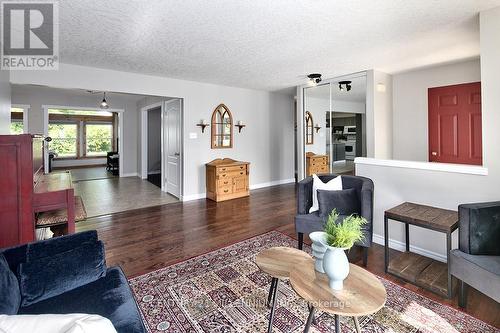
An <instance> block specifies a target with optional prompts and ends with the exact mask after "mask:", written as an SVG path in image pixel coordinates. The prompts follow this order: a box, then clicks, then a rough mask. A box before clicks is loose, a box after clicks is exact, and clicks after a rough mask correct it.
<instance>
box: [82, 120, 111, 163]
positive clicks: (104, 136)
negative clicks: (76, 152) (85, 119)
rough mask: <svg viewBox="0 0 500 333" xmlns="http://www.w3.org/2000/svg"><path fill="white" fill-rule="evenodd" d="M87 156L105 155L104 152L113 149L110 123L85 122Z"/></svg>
mask: <svg viewBox="0 0 500 333" xmlns="http://www.w3.org/2000/svg"><path fill="white" fill-rule="evenodd" d="M85 133H86V139H87V145H86V152H85V153H86V155H87V156H106V152H108V151H111V150H113V149H112V147H113V125H112V124H86V125H85Z"/></svg>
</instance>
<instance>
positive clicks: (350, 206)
mask: <svg viewBox="0 0 500 333" xmlns="http://www.w3.org/2000/svg"><path fill="white" fill-rule="evenodd" d="M318 203H319V215H320V216H321V217H328V216H329V215H330V214H331V213H332V210H333V209H334V208H335V209H336V210H337V213H339V214H340V215H347V216H349V215H351V214H359V213H360V211H361V202H360V201H359V198H358V194H357V191H356V189H354V188H350V189H346V190H342V191H327V190H318ZM338 222H340V221H338Z"/></svg>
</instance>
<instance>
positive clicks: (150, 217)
mask: <svg viewBox="0 0 500 333" xmlns="http://www.w3.org/2000/svg"><path fill="white" fill-rule="evenodd" d="M295 200H296V198H295V185H282V186H275V187H270V188H265V189H260V190H255V191H252V192H251V196H250V197H249V198H242V199H236V200H231V201H226V202H219V203H215V202H213V201H210V200H197V201H191V202H187V203H173V204H168V205H164V206H157V207H150V208H143V209H138V210H132V211H127V212H122V213H117V214H112V215H106V216H100V217H96V218H90V219H88V220H86V221H83V222H80V223H77V231H84V230H90V229H96V230H97V231H98V233H99V238H100V239H102V240H103V241H104V243H105V245H106V258H107V263H108V265H110V266H111V265H120V266H122V268H123V270H124V271H125V274H126V275H127V276H129V277H133V276H136V275H140V274H143V273H147V272H150V271H152V270H155V269H158V268H162V267H165V266H167V265H170V264H173V263H175V262H179V261H182V260H184V259H187V258H190V257H193V256H195V255H199V254H203V253H205V252H209V251H211V250H214V249H217V248H220V247H223V246H225V245H228V244H232V243H235V242H238V241H241V240H244V239H246V238H249V237H252V236H255V235H259V234H262V233H265V232H268V231H271V230H278V231H281V232H283V233H285V234H287V235H289V236H291V237H294V238H296V236H295V230H294V215H295ZM350 259H351V261H352V262H355V263H358V264H361V251H358V249H353V250H352V251H351V253H350ZM367 268H368V270H370V271H371V272H373V273H375V274H377V275H379V276H382V277H384V278H386V279H389V280H391V281H394V282H396V283H398V284H400V285H403V286H404V287H406V288H408V289H411V290H413V291H415V292H417V293H420V294H422V295H424V296H427V297H429V298H431V299H433V300H436V301H438V302H441V303H444V304H448V305H451V306H453V307H456V308H457V307H458V305H457V304H458V303H457V297H456V296H455V297H454V298H453V299H452V300H447V299H443V298H441V297H439V296H437V295H435V294H433V293H431V292H428V291H426V290H423V289H421V288H418V287H416V286H414V285H411V284H409V283H406V282H404V281H402V280H400V279H398V278H396V277H393V276H391V275H387V274H385V273H384V248H383V247H382V246H380V245H378V244H374V245H373V246H372V247H371V248H370V251H369V257H368V267H367ZM467 312H468V313H470V314H471V315H473V316H474V317H477V318H480V319H482V320H484V321H486V322H488V323H490V324H492V325H494V326H496V327H500V315H499V314H500V304H499V303H496V302H495V301H493V300H492V299H490V298H488V297H486V296H484V295H482V294H480V293H479V292H477V291H475V290H473V289H472V288H469V299H468V308H467Z"/></svg>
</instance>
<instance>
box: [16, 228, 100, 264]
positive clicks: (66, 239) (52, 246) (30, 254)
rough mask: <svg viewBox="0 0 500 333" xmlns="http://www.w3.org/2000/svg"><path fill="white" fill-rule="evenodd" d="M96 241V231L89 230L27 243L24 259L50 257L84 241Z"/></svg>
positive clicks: (32, 259) (33, 259)
mask: <svg viewBox="0 0 500 333" xmlns="http://www.w3.org/2000/svg"><path fill="white" fill-rule="evenodd" d="M96 242H97V231H95V230H90V231H85V232H78V233H76V234H71V235H65V236H61V237H56V238H51V239H47V240H43V241H38V242H34V243H29V244H28V245H27V246H28V248H27V250H26V261H28V262H30V261H35V260H38V259H41V258H46V257H52V256H54V255H56V254H59V253H61V252H66V251H69V250H72V249H74V248H77V247H79V246H81V245H83V244H85V243H96Z"/></svg>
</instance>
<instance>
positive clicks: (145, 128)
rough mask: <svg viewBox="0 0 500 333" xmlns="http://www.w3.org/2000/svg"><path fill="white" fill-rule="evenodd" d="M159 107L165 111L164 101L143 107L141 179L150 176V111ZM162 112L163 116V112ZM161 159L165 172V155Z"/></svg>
mask: <svg viewBox="0 0 500 333" xmlns="http://www.w3.org/2000/svg"><path fill="white" fill-rule="evenodd" d="M158 107H161V108H162V111H163V102H158V103H154V104H150V105H146V106H144V107H142V108H141V173H140V176H141V179H147V178H148V111H149V110H152V109H156V108H158ZM161 113H162V117H163V112H161ZM162 122H163V121H162ZM162 132H163V130H162ZM162 142H163V141H162ZM162 149H163V145H162ZM161 160H162V162H161V163H162V173H163V155H162V159H161ZM162 189H163V184H162Z"/></svg>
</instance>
